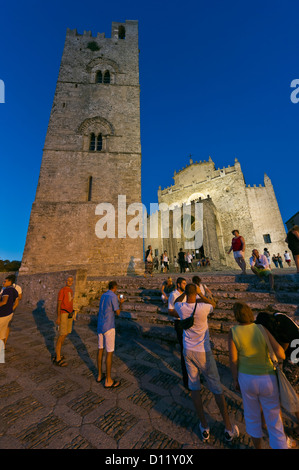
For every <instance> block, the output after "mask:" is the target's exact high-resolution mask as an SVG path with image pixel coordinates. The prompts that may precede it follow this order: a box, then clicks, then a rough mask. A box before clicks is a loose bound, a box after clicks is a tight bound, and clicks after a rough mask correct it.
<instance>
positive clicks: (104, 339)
mask: <svg viewBox="0 0 299 470" xmlns="http://www.w3.org/2000/svg"><path fill="white" fill-rule="evenodd" d="M98 339H99V342H98V346H99V349H104V348H105V349H106V351H107V352H113V351H114V349H115V328H111V330H108V331H106V333H104V334H102V333H100V334H99V335H98Z"/></svg>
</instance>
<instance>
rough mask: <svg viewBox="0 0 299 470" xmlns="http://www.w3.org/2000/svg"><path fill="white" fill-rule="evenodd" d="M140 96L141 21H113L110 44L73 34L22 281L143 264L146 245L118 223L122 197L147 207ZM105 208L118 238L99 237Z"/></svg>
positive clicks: (100, 37) (122, 269) (61, 77)
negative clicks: (32, 276)
mask: <svg viewBox="0 0 299 470" xmlns="http://www.w3.org/2000/svg"><path fill="white" fill-rule="evenodd" d="M139 94H140V86H139V49H138V22H137V21H126V22H124V23H116V22H113V23H112V34H111V38H106V37H105V34H104V33H98V34H97V36H96V37H93V36H92V35H91V32H90V31H89V32H86V31H85V32H84V34H83V35H81V34H78V33H77V31H76V30H69V29H68V30H67V34H66V40H65V46H64V51H63V56H62V60H61V66H60V70H59V76H58V80H57V86H56V92H55V96H54V101H53V106H52V110H51V115H50V121H49V126H48V131H47V135H46V139H45V145H44V150H43V157H42V163H41V169H40V176H39V181H38V186H37V191H36V197H35V201H34V203H33V205H32V210H31V216H30V222H29V228H28V233H27V239H26V245H25V250H24V255H23V260H22V266H21V269H20V272H21V273H22V274H34V273H40V272H43V273H45V272H51V271H52V272H53V271H62V270H68V269H77V268H84V269H87V272H88V274H90V275H96V274H97V275H113V274H126V273H128V272H131V271H132V270H133V271H134V269H136V266H137V265H138V263H140V262H141V261H142V259H143V239H142V238H141V237H137V238H132V237H131V238H130V237H128V236H126V233H124V231H123V230H122V233H121V235H119V234H118V223H117V217H118V200H119V196H120V195H121V196H122V200H125V204H126V207H128V205H129V204H131V203H136V202H137V203H141V144H140V98H139ZM100 203H108V204H111V205H112V206H113V207H114V208H115V236H114V237H113V236H111V231H110V236H109V237H108V236H107V237H106V238H103V237H101V238H100V237H99V236H98V235H97V234H96V225H97V222H98V221H99V219H100V216H99V215H97V214H99V212H97V209H96V208H97V206H98V205H99V204H100ZM104 214H105V213H104V212H102V215H104ZM131 218H132V217H131ZM127 220H130V219H129V216H128V219H127ZM111 223H112V227H113V222H112V221H111Z"/></svg>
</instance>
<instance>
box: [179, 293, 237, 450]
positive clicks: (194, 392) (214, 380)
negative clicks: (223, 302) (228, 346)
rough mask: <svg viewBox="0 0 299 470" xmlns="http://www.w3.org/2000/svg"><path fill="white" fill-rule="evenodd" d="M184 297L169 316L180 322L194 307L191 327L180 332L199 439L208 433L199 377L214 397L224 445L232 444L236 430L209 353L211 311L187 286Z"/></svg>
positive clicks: (181, 297)
mask: <svg viewBox="0 0 299 470" xmlns="http://www.w3.org/2000/svg"><path fill="white" fill-rule="evenodd" d="M185 294H186V296H187V298H186V301H184V302H183V301H182V300H183V295H181V296H179V297H178V298H177V299H176V300H175V312H174V313H173V316H177V317H179V318H180V319H181V320H183V319H185V318H188V317H190V315H191V314H192V312H193V310H194V308H195V304H197V305H196V308H195V312H194V324H193V326H192V327H191V328H189V329H188V330H184V332H183V348H184V349H183V351H184V358H185V362H186V367H187V372H188V383H189V389H190V390H191V397H192V401H193V404H194V407H195V410H196V412H197V415H198V418H199V421H200V423H199V428H200V431H201V434H202V438H203V440H204V441H206V440H208V439H209V437H210V430H209V426H208V423H207V420H206V417H205V413H204V410H203V403H202V399H201V393H200V388H201V384H200V373H202V374H203V376H204V377H205V379H206V381H207V386H208V388H209V390H210V391H211V392H212V393H213V394H214V396H215V400H216V404H217V406H218V408H219V411H220V413H221V415H222V418H223V421H224V425H225V432H224V437H225V439H226V441H232V440H233V438H234V437H238V435H239V430H238V427H237V426H236V425H232V424H231V422H230V419H229V415H228V411H227V406H226V401H225V398H224V395H223V389H222V385H221V382H220V377H219V373H218V369H217V365H216V361H215V359H214V356H213V353H212V350H211V345H210V336H209V327H208V315H209V314H211V313H212V312H213V307H212V305H210V304H207V303H203V302H202V301H201V300H199V299H196V296H197V292H196V286H195V285H194V284H187V286H186V289H185Z"/></svg>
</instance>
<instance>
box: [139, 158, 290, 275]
mask: <svg viewBox="0 0 299 470" xmlns="http://www.w3.org/2000/svg"><path fill="white" fill-rule="evenodd" d="M173 179H174V184H173V185H172V186H170V187H167V188H165V189H161V187H160V188H159V190H158V203H159V207H164V210H165V207H169V211H170V218H169V219H170V222H169V225H170V227H172V221H173V219H174V216H173V215H172V212H173V214H174V213H175V211H176V210H177V208H180V207H183V206H184V205H185V206H188V205H189V204H191V206H192V203H194V204H195V203H198V204H200V205H201V217H202V219H201V221H200V222H201V223H200V224H199V228H198V230H200V231H201V232H202V236H201V237H198V239H199V240H201V241H200V242H199V244H198V246H197V245H196V243H195V245H194V244H193V246H192V244H191V245H188V244H187V245H186V242H187V241H188V240H190V234H189V237H186V234H185V233H184V230H183V223H182V230H181V236H177V234H176V236H174V234H173V228H171V229H170V235H169V237H164V235H163V229H161V226H162V225H163V224H161V217H162V214H163V211H161V210H159V211H158V212H157V213H154V214H151V215H150V216H149V217H148V219H147V238H146V242H145V243H146V245H147V246H148V245H151V246H152V248H153V251H154V253H155V254H156V255H158V256H159V255H161V253H162V252H163V251H164V250H166V251H167V253H168V256H169V258H170V260H171V261H173V260H174V256H177V255H178V252H179V250H180V248H183V250H184V251H185V252H186V251H190V252H192V251H194V253H195V254H196V255H197V257H202V256H203V255H204V256H205V257H209V258H210V260H211V266H212V267H213V266H214V267H218V266H231V267H234V268H235V267H236V264H235V261H234V258H233V254H232V253H230V254H228V251H229V249H230V247H231V240H232V237H233V235H232V230H235V229H236V230H239V232H240V235H242V236H243V237H244V239H245V243H246V250H245V258H246V262H247V266H248V267H249V262H248V261H249V258H250V256H251V252H252V249H254V248H256V249H258V250H259V252H260V253H263V252H264V248H268V250H269V252H270V254H271V255H272V254H274V253H275V254H277V253H280V254H281V255H282V254H283V253H284V251H285V250H286V249H287V245H286V244H285V238H286V232H285V228H284V224H283V221H282V218H281V214H280V210H279V207H278V203H277V200H276V196H275V193H274V189H273V185H272V183H271V180H270V178H269V177H268V176H267V175H266V174H265V175H264V185H259V186H256V185H254V186H249V185H246V183H245V179H244V175H243V172H242V170H241V165H240V163H239V161H238V160H237V159H235V161H234V165H233V166H228V167H226V168H223V169H220V168H218V169H216V167H215V164H214V162H213V161H212V159H211V157H209V160H208V161H203V162H193V161H192V160H191V159H190V163H189V165H187V166H186V167H185V168H183V169H181V170H180V171H178V172H175V173H174V176H173ZM192 210H193V211H194V209H192ZM182 214H183V211H182ZM182 217H183V215H182ZM153 219H155V222H154V220H153ZM192 219H193V220H194V214H193V215H192V214H191V218H190V224H191V226H192ZM155 223H156V225H157V224H158V225H157V227H158V230H156V231H155V230H153V227H154V226H155ZM193 233H195V230H193ZM153 234H154V236H153ZM194 237H195V235H194ZM195 241H196V238H195ZM188 246H191V248H189V249H188Z"/></svg>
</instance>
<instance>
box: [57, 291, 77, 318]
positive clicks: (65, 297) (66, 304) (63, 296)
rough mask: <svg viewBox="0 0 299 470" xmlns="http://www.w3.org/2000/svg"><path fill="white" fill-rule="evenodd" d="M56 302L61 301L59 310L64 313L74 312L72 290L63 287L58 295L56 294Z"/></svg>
mask: <svg viewBox="0 0 299 470" xmlns="http://www.w3.org/2000/svg"><path fill="white" fill-rule="evenodd" d="M58 301H61V306H60V310H63V311H64V312H68V313H72V311H73V310H74V308H73V290H72V289H71V288H70V287H68V286H65V287H63V288H62V289H60V291H59V294H58Z"/></svg>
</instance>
